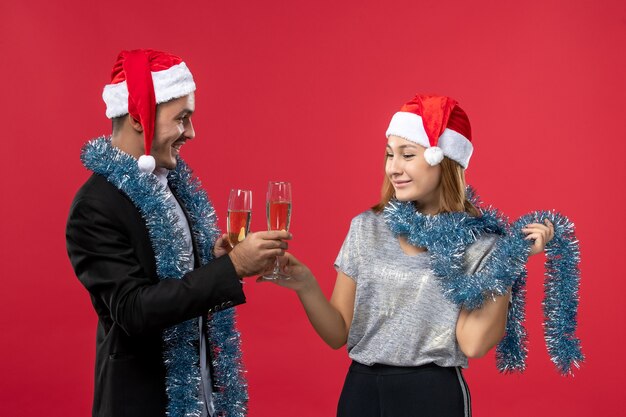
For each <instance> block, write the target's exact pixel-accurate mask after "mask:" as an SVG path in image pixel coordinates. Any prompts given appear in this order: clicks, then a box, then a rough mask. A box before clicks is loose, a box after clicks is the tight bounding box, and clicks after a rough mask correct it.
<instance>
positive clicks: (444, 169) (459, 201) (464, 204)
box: [372, 157, 480, 217]
mask: <svg viewBox="0 0 626 417" xmlns="http://www.w3.org/2000/svg"><path fill="white" fill-rule="evenodd" d="M440 166H441V181H440V183H439V211H438V213H450V212H453V211H465V212H467V213H469V214H470V215H472V216H476V217H478V216H480V211H479V210H478V209H477V208H476V207H475V206H474V205H473V204H472V203H471V202H470V201H469V200H468V199H467V197H466V196H465V188H466V184H465V169H463V167H462V166H461V165H459V164H458V163H457V162H456V161H453V160H452V159H450V158H447V157H444V158H443V161H441V164H440ZM394 194H395V191H394V189H393V185H392V184H391V181H389V177H387V175H385V178H384V179H383V187H382V190H381V198H380V201H379V202H378V204H376V205H375V206H374V207H372V210H374V212H376V213H380V212H382V211H383V209H384V208H385V206H386V205H387V203H389V200H391V199H392V198H393V197H394Z"/></svg>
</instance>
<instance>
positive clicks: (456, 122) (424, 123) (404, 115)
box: [386, 94, 474, 168]
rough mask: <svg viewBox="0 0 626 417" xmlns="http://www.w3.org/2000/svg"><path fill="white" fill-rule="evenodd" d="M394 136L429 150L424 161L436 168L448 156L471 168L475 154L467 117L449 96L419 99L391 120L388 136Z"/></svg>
mask: <svg viewBox="0 0 626 417" xmlns="http://www.w3.org/2000/svg"><path fill="white" fill-rule="evenodd" d="M392 135H393V136H399V137H401V138H403V139H406V140H410V141H411V142H415V143H417V144H418V145H421V146H423V147H425V148H426V151H425V152H424V158H425V159H426V161H427V162H428V163H429V164H430V165H433V166H434V165H437V164H439V163H440V162H441V161H442V160H443V157H444V156H447V157H448V158H450V159H452V160H454V161H456V162H458V163H459V164H460V165H461V166H462V167H463V168H467V166H468V164H469V160H470V157H471V156H472V152H473V150H474V147H473V146H472V130H471V127H470V122H469V118H468V117H467V114H466V113H465V112H464V111H463V109H461V107H459V105H458V103H457V101H456V100H454V99H452V98H450V97H445V96H436V95H425V94H418V95H416V96H415V97H414V98H413V99H412V100H411V101H409V102H408V103H406V104H405V105H404V106H402V108H401V109H400V111H399V112H397V113H396V114H394V115H393V117H392V118H391V122H390V123H389V128H388V129H387V133H386V136H387V138H388V137H389V136H392Z"/></svg>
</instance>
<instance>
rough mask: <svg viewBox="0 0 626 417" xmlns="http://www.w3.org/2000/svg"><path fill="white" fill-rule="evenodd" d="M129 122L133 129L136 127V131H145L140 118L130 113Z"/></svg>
mask: <svg viewBox="0 0 626 417" xmlns="http://www.w3.org/2000/svg"><path fill="white" fill-rule="evenodd" d="M128 123H129V124H130V126H131V127H132V128H133V129H135V131H137V132H139V133H141V132H143V126H142V125H141V122H139V120H137V119H135V118H134V117H133V116H131V115H130V114H129V115H128Z"/></svg>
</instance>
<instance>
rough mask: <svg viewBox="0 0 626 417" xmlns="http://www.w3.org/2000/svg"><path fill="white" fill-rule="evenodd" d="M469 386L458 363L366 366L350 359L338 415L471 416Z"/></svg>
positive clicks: (397, 416)
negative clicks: (452, 364)
mask: <svg viewBox="0 0 626 417" xmlns="http://www.w3.org/2000/svg"><path fill="white" fill-rule="evenodd" d="M471 415H472V411H471V403H470V395H469V390H468V388H467V384H466V383H465V379H463V375H462V373H461V369H460V368H458V367H449V368H444V367H441V366H437V365H435V364H427V365H422V366H415V367H397V366H389V365H373V366H366V365H362V364H360V363H358V362H352V365H350V369H349V371H348V375H347V376H346V382H345V383H344V386H343V390H342V391H341V397H340V398H339V405H338V406H337V417H471Z"/></svg>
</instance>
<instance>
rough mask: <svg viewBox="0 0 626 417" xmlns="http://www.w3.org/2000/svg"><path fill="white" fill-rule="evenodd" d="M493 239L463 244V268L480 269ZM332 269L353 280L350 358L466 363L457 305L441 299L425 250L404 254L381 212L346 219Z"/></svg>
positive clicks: (391, 362) (405, 363)
mask: <svg viewBox="0 0 626 417" xmlns="http://www.w3.org/2000/svg"><path fill="white" fill-rule="evenodd" d="M497 239H498V237H497V236H496V235H484V236H482V237H481V238H480V239H479V240H478V241H476V242H475V243H473V244H472V245H470V246H469V247H468V248H467V250H466V253H465V260H466V265H467V270H468V272H472V273H473V272H475V271H477V270H478V269H479V268H480V267H481V264H482V262H483V260H484V259H486V257H487V256H489V254H490V253H491V252H492V251H493V249H494V245H495V242H496V241H497ZM335 268H337V270H338V271H341V272H343V273H344V274H346V275H347V276H349V277H350V278H352V279H353V280H354V281H355V282H356V296H355V302H354V317H353V319H352V325H351V326H350V333H349V335H348V346H347V347H348V353H349V356H350V358H351V359H353V360H355V361H357V362H359V363H362V364H365V365H372V364H375V363H379V364H386V365H394V366H418V365H423V364H426V363H431V362H432V363H435V364H437V365H439V366H462V367H467V358H466V357H465V355H464V354H463V352H461V350H460V348H459V345H458V343H457V340H456V321H457V319H458V316H459V311H460V309H459V307H457V306H456V305H455V304H453V303H451V302H450V301H448V300H446V299H445V298H444V296H443V294H442V292H441V288H440V286H439V284H438V282H437V278H436V277H435V276H434V275H433V272H432V270H431V267H430V256H429V254H428V253H427V252H423V253H420V254H417V255H414V256H409V255H406V254H405V253H404V252H403V251H402V249H401V248H400V243H399V242H398V239H397V238H395V237H394V236H393V234H392V233H391V231H390V230H389V228H388V227H387V225H386V224H385V221H384V219H383V216H382V215H378V214H376V213H374V212H373V211H371V210H368V211H366V212H364V213H361V214H360V215H358V216H357V217H355V218H354V219H353V220H352V223H351V225H350V231H349V232H348V236H347V237H346V239H345V241H344V243H343V246H342V247H341V250H340V252H339V255H338V256H337V260H336V261H335Z"/></svg>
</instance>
